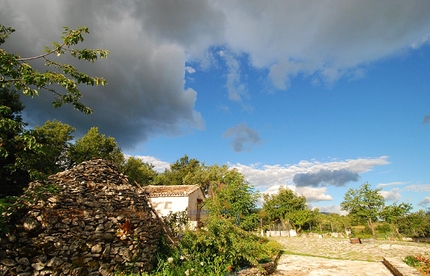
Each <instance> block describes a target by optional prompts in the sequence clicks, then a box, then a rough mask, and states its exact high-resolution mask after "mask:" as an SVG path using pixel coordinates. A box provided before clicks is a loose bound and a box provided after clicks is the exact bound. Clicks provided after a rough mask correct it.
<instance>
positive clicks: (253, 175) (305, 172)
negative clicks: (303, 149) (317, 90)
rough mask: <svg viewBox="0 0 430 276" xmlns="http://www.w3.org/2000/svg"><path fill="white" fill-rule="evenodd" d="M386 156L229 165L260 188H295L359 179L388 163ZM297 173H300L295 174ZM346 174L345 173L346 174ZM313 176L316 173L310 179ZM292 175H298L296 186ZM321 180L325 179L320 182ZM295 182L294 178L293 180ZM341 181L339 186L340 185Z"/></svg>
mask: <svg viewBox="0 0 430 276" xmlns="http://www.w3.org/2000/svg"><path fill="white" fill-rule="evenodd" d="M388 164H389V162H388V156H381V157H377V158H358V159H348V160H343V161H338V160H334V161H329V162H319V161H316V160H313V161H300V162H299V163H298V164H293V165H263V166H261V165H259V164H254V165H242V164H240V163H237V164H229V166H230V167H234V168H236V169H237V170H238V171H239V172H241V173H243V174H244V175H245V176H246V178H247V181H249V182H250V183H251V184H252V185H254V186H255V187H259V188H264V187H266V188H268V187H269V186H273V185H294V186H298V187H304V186H308V187H317V186H318V185H321V184H322V183H324V185H325V186H327V185H333V186H342V185H345V184H346V183H347V182H348V181H358V176H359V174H361V173H365V172H368V171H371V170H372V169H373V168H374V167H377V166H383V165H388ZM297 175H300V176H299V177H297ZM345 175H346V176H345ZM312 176H315V177H314V178H312ZM294 178H299V185H298V184H297V183H295V181H294ZM354 179H357V180H354ZM321 180H324V181H323V182H321ZM296 181H297V179H296ZM340 184H342V185H340Z"/></svg>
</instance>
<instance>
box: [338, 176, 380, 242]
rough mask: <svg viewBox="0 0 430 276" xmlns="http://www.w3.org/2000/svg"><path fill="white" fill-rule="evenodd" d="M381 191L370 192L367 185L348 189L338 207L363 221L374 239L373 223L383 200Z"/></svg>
mask: <svg viewBox="0 0 430 276" xmlns="http://www.w3.org/2000/svg"><path fill="white" fill-rule="evenodd" d="M380 190H381V189H375V190H372V189H371V187H370V184H369V183H364V184H363V185H361V186H360V187H359V188H358V189H353V188H350V189H349V190H348V191H347V192H346V194H345V196H344V200H343V201H342V202H341V204H340V207H341V209H342V210H344V211H348V212H349V214H350V215H351V216H353V217H355V218H358V219H365V220H367V223H368V225H369V227H370V228H371V230H372V233H373V236H374V237H375V238H376V233H375V229H374V227H373V222H374V221H376V220H377V219H378V216H379V215H380V212H381V210H382V208H384V205H385V200H384V197H382V196H381V195H380V194H379V191H380Z"/></svg>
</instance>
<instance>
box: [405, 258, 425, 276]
mask: <svg viewBox="0 0 430 276" xmlns="http://www.w3.org/2000/svg"><path fill="white" fill-rule="evenodd" d="M404 262H405V263H406V264H407V265H409V266H412V267H415V268H416V269H417V270H418V271H419V272H420V273H421V275H430V258H429V257H428V256H427V257H426V256H424V255H421V254H418V255H414V256H406V258H405V259H404Z"/></svg>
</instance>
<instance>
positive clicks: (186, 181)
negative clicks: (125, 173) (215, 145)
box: [154, 155, 229, 194]
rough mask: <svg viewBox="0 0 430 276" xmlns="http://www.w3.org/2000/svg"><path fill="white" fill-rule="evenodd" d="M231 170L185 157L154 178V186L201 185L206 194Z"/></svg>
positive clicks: (224, 166) (223, 166)
mask: <svg viewBox="0 0 430 276" xmlns="http://www.w3.org/2000/svg"><path fill="white" fill-rule="evenodd" d="M228 170H229V168H228V167H227V166H226V165H222V166H218V165H217V164H215V165H213V166H206V165H205V164H204V163H202V162H200V161H198V160H197V159H194V158H191V159H190V158H189V157H188V155H184V156H183V157H181V158H180V159H178V160H177V161H176V162H175V163H173V164H171V165H170V168H169V169H166V170H165V171H164V172H163V173H161V174H158V175H157V176H156V177H155V178H154V185H196V184H197V185H199V186H200V188H202V190H203V192H204V193H205V194H208V193H209V189H210V187H211V186H212V185H213V184H215V183H220V182H222V181H223V178H224V175H225V174H226V173H227V171H228Z"/></svg>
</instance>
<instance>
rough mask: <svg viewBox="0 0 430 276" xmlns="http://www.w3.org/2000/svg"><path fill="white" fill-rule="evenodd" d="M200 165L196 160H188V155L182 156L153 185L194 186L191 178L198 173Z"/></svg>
mask: <svg viewBox="0 0 430 276" xmlns="http://www.w3.org/2000/svg"><path fill="white" fill-rule="evenodd" d="M201 167H202V165H201V164H200V162H199V161H198V160H197V159H194V158H192V159H190V158H189V157H188V155H184V156H183V157H181V158H180V159H179V160H177V161H176V162H175V163H173V164H171V165H170V169H169V170H167V169H166V170H165V171H164V173H162V174H160V175H159V176H158V177H157V179H156V180H155V184H157V185H158V184H159V185H194V184H197V183H195V182H194V183H193V179H194V178H193V177H192V176H195V175H197V173H198V172H200V170H201Z"/></svg>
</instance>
